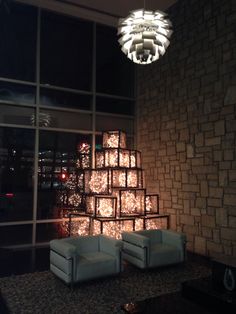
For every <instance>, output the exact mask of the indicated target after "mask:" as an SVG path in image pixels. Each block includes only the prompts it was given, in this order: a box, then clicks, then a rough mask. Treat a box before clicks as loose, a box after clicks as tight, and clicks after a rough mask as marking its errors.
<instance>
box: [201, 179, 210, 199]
mask: <svg viewBox="0 0 236 314" xmlns="http://www.w3.org/2000/svg"><path fill="white" fill-rule="evenodd" d="M208 194H209V192H208V183H207V181H201V184H200V196H201V197H207V196H208Z"/></svg>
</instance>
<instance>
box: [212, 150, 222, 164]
mask: <svg viewBox="0 0 236 314" xmlns="http://www.w3.org/2000/svg"><path fill="white" fill-rule="evenodd" d="M213 156H214V161H222V159H223V152H222V150H215V151H214V152H213Z"/></svg>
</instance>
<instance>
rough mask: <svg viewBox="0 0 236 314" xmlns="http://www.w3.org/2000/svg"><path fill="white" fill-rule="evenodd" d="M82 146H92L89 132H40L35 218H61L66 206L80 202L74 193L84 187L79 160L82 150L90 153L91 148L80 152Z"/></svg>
mask: <svg viewBox="0 0 236 314" xmlns="http://www.w3.org/2000/svg"><path fill="white" fill-rule="evenodd" d="M81 147H86V148H88V147H91V136H90V135H83V134H73V133H61V132H47V131H41V132H40V137H39V168H38V211H37V217H38V219H47V218H49V219H50V218H62V217H64V212H65V211H67V210H68V208H69V209H71V210H73V208H75V207H78V206H79V204H78V202H77V201H78V200H77V199H76V194H77V193H78V192H79V191H81V190H82V189H83V178H82V177H81V175H82V169H83V168H81V167H78V161H81V160H82V159H81V156H80V155H81V154H82V157H84V156H85V155H86V154H88V156H89V157H91V150H90V149H89V150H86V151H85V152H83V153H80V148H81ZM83 151H84V150H83ZM88 166H89V167H91V158H90V163H89V164H88Z"/></svg>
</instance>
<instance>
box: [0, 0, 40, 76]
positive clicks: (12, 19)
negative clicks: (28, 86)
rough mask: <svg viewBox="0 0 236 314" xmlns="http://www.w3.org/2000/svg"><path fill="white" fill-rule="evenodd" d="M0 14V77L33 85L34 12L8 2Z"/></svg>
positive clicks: (35, 17)
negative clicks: (31, 82)
mask: <svg viewBox="0 0 236 314" xmlns="http://www.w3.org/2000/svg"><path fill="white" fill-rule="evenodd" d="M1 7H4V4H3V5H2V6H1ZM1 10H4V9H2V8H1ZM1 13H2V14H1V16H0V38H1V42H0V76H2V77H7V78H13V79H18V80H24V81H35V69H36V33H37V32H36V29H37V9H36V8H33V7H31V6H28V5H27V6H24V5H21V4H18V3H14V2H13V1H11V2H9V10H7V9H5V10H4V11H1Z"/></svg>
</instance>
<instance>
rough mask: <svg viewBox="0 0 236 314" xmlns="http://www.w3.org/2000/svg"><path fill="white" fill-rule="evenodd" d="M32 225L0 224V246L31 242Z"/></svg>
mask: <svg viewBox="0 0 236 314" xmlns="http://www.w3.org/2000/svg"><path fill="white" fill-rule="evenodd" d="M31 243H32V225H31V224H29V225H17V226H0V246H5V245H18V244H31Z"/></svg>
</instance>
